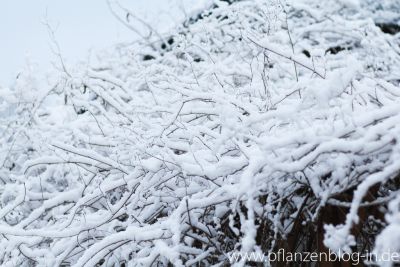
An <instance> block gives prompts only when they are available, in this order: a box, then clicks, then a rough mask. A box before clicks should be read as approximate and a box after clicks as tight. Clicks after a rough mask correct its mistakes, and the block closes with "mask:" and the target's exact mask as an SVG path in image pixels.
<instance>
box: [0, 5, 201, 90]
mask: <svg viewBox="0 0 400 267" xmlns="http://www.w3.org/2000/svg"><path fill="white" fill-rule="evenodd" d="M113 1H115V0H112V1H111V2H113ZM195 2H197V3H198V2H199V0H197V1H196V0H120V1H119V3H120V4H121V5H123V6H124V7H127V8H128V9H129V10H131V11H133V12H134V14H135V15H138V16H140V17H141V18H143V19H145V20H146V22H149V23H150V24H151V25H154V26H155V27H158V28H159V27H164V28H165V29H166V28H167V27H172V26H173V25H174V24H176V23H177V22H178V21H179V19H182V18H184V16H185V15H184V14H185V12H186V13H190V11H191V10H192V9H193V8H194V4H195ZM47 25H49V26H50V28H51V29H52V30H53V31H54V36H55V40H56V41H57V43H58V45H59V47H60V51H61V53H62V56H63V58H64V59H65V60H66V61H67V63H68V64H74V63H75V62H78V61H81V60H85V58H87V56H88V54H89V51H90V52H91V53H95V52H96V51H98V50H101V49H106V48H107V47H110V46H112V45H113V44H115V43H118V42H126V41H131V40H133V39H135V38H137V36H136V34H135V33H134V32H132V31H131V30H129V29H127V28H126V27H125V26H124V25H122V24H121V23H120V22H119V21H117V19H115V17H114V16H113V15H112V13H111V12H110V10H109V6H108V5H107V2H106V0H0V86H11V85H12V83H13V80H14V79H15V77H16V76H17V75H18V73H19V72H20V71H21V70H22V68H23V67H24V66H26V65H27V64H28V65H29V66H31V67H32V68H35V69H36V71H38V72H39V73H45V72H46V71H47V70H49V69H50V68H51V66H52V65H51V62H52V61H55V59H56V56H55V54H54V52H53V51H52V49H51V47H52V41H51V40H52V39H51V37H50V34H49V30H48V29H49V26H47ZM165 29H164V30H165Z"/></svg>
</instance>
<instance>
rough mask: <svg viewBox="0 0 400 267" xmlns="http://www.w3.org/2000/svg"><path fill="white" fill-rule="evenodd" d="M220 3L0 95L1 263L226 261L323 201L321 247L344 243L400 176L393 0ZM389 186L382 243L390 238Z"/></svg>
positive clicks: (23, 78) (394, 221)
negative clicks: (340, 210) (340, 216)
mask: <svg viewBox="0 0 400 267" xmlns="http://www.w3.org/2000/svg"><path fill="white" fill-rule="evenodd" d="M231 2H234V3H229V1H217V0H216V1H214V2H213V3H212V4H211V5H209V9H207V10H205V11H202V12H201V13H198V14H195V15H194V16H193V17H192V19H190V20H188V21H186V22H184V23H182V27H180V28H178V29H175V30H174V31H171V32H170V35H164V36H157V35H153V36H152V37H151V38H150V39H147V40H144V41H142V42H136V43H133V44H130V45H116V46H115V48H114V49H113V50H112V51H109V52H105V53H104V54H101V55H99V58H98V60H97V61H96V62H94V63H87V64H85V65H80V66H65V65H64V64H60V68H59V69H58V68H55V70H54V74H53V75H52V76H51V77H50V78H49V80H48V83H47V84H46V85H44V86H43V85H41V84H42V83H40V85H39V83H37V82H36V81H37V79H41V77H35V76H34V75H32V74H31V73H30V72H29V71H26V72H24V73H22V74H21V75H20V77H19V78H18V79H17V80H16V82H15V86H14V87H13V88H11V89H7V90H6V89H2V90H1V91H0V99H1V101H0V114H3V116H2V117H1V118H0V121H1V124H0V138H1V139H0V264H1V265H2V266H95V265H96V264H98V265H101V264H103V265H102V266H152V265H158V266H167V265H168V263H171V264H173V265H174V266H191V265H194V264H198V263H202V264H203V266H208V265H218V264H220V265H221V264H227V263H229V261H228V257H227V255H228V253H230V252H232V251H263V252H268V251H273V250H275V249H276V248H277V247H278V246H280V245H279V244H278V243H279V242H278V240H287V237H288V234H289V233H291V231H292V229H293V228H294V227H295V225H296V222H297V221H298V220H299V218H300V217H299V216H300V215H301V219H302V221H303V224H306V223H313V222H316V221H317V220H318V217H319V214H320V211H321V210H322V209H323V208H324V207H325V206H327V205H339V206H340V205H341V206H345V207H347V208H348V212H347V215H346V218H345V220H344V221H343V222H341V223H340V224H337V225H334V224H329V223H328V224H326V225H325V228H324V229H325V230H324V233H325V239H324V244H325V246H327V247H328V248H331V249H332V250H335V251H339V250H345V251H346V250H350V249H354V246H355V245H356V244H357V240H358V239H357V238H356V237H355V236H354V233H353V232H352V231H351V229H352V227H354V225H356V224H357V223H358V222H359V216H358V210H359V209H360V207H361V206H363V205H366V203H365V201H364V200H363V199H364V197H365V195H366V194H367V193H368V190H370V188H372V187H373V186H375V185H387V184H388V183H389V181H390V179H392V178H394V177H395V176H396V175H397V174H398V173H399V171H400V161H399V158H400V146H399V140H398V139H399V137H400V100H399V97H400V87H399V82H400V47H399V44H400V35H399V34H393V33H392V34H391V33H385V32H383V31H382V28H383V26H382V25H386V26H387V25H388V23H392V24H394V25H395V24H396V23H398V22H399V19H400V15H399V7H400V2H399V1H397V0H393V1H372V0H370V1H357V0H352V1H350V0H348V1H345V0H341V1H330V0H329V1H324V2H321V1H315V0H300V1H298V0H296V1H292V2H291V3H290V2H288V3H283V2H281V1H274V0H269V1H261V0H254V1H231ZM378 2H379V3H378ZM378 26H379V27H378ZM349 189H353V190H354V193H353V197H352V199H351V201H348V202H343V201H341V200H338V199H336V198H335V197H336V196H338V195H340V194H341V193H343V192H346V191H348V190H349ZM398 190H399V187H393V186H392V185H391V184H390V185H387V186H386V187H385V186H383V187H382V188H381V189H380V191H379V199H378V200H377V201H380V202H379V203H383V204H382V205H386V203H389V205H388V212H387V216H386V221H382V222H381V229H382V231H381V233H380V235H378V237H377V239H376V243H375V245H374V246H373V247H374V248H375V251H377V252H378V253H381V252H384V251H386V250H387V249H392V250H399V249H400V243H399V240H400V230H399V229H400V219H399V216H400V213H399V205H398V203H399V197H398V196H397V195H398V194H397V193H398ZM367 204H368V203H367ZM388 238H389V239H388ZM387 240H391V241H392V242H388V241H387ZM371 249H372V248H371ZM238 264H239V265H245V262H239V263H238Z"/></svg>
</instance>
